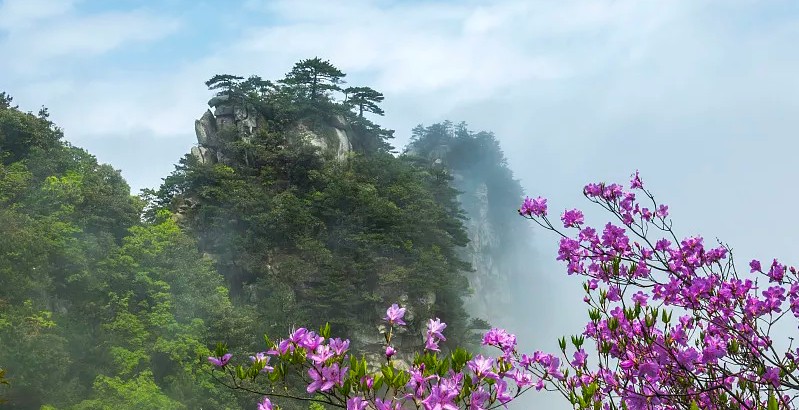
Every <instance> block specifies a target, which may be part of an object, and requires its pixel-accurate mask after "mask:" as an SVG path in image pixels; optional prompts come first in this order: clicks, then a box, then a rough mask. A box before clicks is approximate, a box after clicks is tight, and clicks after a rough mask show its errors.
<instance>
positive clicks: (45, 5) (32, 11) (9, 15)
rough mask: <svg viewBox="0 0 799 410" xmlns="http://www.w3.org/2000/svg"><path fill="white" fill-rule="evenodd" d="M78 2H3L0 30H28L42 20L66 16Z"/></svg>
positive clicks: (0, 11) (0, 10) (39, 0)
mask: <svg viewBox="0 0 799 410" xmlns="http://www.w3.org/2000/svg"><path fill="white" fill-rule="evenodd" d="M78 1H80V0H5V1H3V2H2V3H0V30H4V31H13V30H19V29H24V28H28V27H30V26H31V25H33V24H35V23H37V22H40V21H42V20H47V19H51V18H54V17H58V16H62V15H64V14H67V12H69V11H71V10H72V9H73V8H74V5H75V3H77V2H78Z"/></svg>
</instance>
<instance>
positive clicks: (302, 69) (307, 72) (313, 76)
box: [280, 57, 346, 105]
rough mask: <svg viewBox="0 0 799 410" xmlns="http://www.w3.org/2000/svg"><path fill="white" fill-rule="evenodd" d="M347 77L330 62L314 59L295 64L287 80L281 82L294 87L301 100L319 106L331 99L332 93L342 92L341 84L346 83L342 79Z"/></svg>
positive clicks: (287, 75)
mask: <svg viewBox="0 0 799 410" xmlns="http://www.w3.org/2000/svg"><path fill="white" fill-rule="evenodd" d="M345 76H346V74H344V73H342V72H341V70H339V69H338V68H336V67H335V66H334V65H333V64H331V63H330V62H329V61H327V60H322V59H321V58H319V57H314V58H310V59H306V60H302V61H300V62H298V63H297V64H294V67H293V68H292V69H291V71H289V73H288V74H286V78H284V79H283V80H281V81H280V82H281V83H283V84H286V85H288V86H290V87H293V89H294V90H295V91H296V95H298V96H299V97H300V98H302V99H305V100H307V101H309V102H310V103H311V104H312V105H317V104H318V103H319V102H320V101H322V100H323V99H327V98H329V94H330V93H331V92H333V91H341V87H339V84H342V83H343V82H344V81H343V80H342V78H344V77H345Z"/></svg>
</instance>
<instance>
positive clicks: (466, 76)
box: [0, 0, 799, 409]
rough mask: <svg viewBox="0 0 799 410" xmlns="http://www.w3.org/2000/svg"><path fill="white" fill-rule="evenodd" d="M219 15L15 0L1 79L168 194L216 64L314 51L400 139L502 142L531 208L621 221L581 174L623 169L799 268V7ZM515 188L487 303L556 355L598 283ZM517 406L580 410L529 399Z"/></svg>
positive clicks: (288, 8)
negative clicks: (540, 199) (569, 266)
mask: <svg viewBox="0 0 799 410" xmlns="http://www.w3.org/2000/svg"><path fill="white" fill-rule="evenodd" d="M221 9H222V6H221V5H215V4H211V3H203V2H190V1H184V0H170V1H165V2H162V4H159V5H155V4H151V5H148V6H147V7H132V6H128V5H109V4H106V3H104V2H99V1H88V0H87V1H73V0H70V1H56V0H52V1H48V0H37V1H25V0H3V1H2V2H0V53H1V54H2V55H4V56H7V57H6V58H3V59H0V91H6V92H8V93H9V94H10V95H12V96H13V97H14V103H16V104H19V106H20V107H21V108H22V109H23V110H25V111H27V110H30V111H34V112H35V111H36V110H37V109H38V107H40V106H46V107H47V108H48V109H49V112H50V117H49V119H50V120H51V121H52V122H53V123H54V124H56V125H57V126H58V127H60V128H61V129H63V131H64V134H65V139H66V140H67V141H69V142H70V143H71V144H73V145H75V146H78V147H82V148H85V149H86V150H87V151H88V152H89V153H91V154H93V155H95V156H96V157H97V160H98V162H99V163H108V164H110V165H111V166H112V167H113V168H115V169H118V170H120V171H121V176H122V177H123V178H124V179H125V180H126V181H127V184H129V185H130V188H131V192H132V193H134V194H136V193H138V192H140V191H141V190H143V189H155V190H157V189H158V188H159V187H160V186H161V185H162V183H163V182H164V181H163V180H164V178H166V177H167V176H168V175H170V173H172V172H173V170H174V169H175V166H176V164H177V163H178V161H179V160H180V158H182V157H183V156H184V155H185V154H187V153H189V152H190V149H191V148H192V147H193V146H196V145H197V139H196V136H195V133H194V121H195V120H196V119H197V118H199V117H200V116H201V115H202V113H203V112H204V111H205V110H206V109H207V108H208V106H207V104H206V102H207V101H208V99H209V98H210V96H211V94H210V93H209V92H208V90H207V89H206V88H205V87H203V83H204V82H205V81H206V80H208V79H209V78H210V77H211V76H213V75H215V74H219V73H236V74H241V75H250V74H257V75H259V76H262V77H263V78H267V79H270V78H280V77H281V76H283V75H284V74H285V73H286V72H287V71H288V70H289V69H290V67H291V66H292V64H294V63H295V62H296V61H299V60H301V59H303V58H309V57H313V56H319V57H322V58H324V59H329V60H330V61H331V62H332V63H333V64H335V65H336V66H337V67H338V68H340V69H341V70H342V71H344V72H346V73H347V77H346V81H347V84H348V85H350V84H369V85H370V86H371V87H374V88H375V89H377V90H379V91H381V92H382V93H383V94H384V96H385V101H384V102H383V103H382V104H381V107H382V108H383V110H384V111H385V116H384V117H380V118H379V119H378V120H375V122H377V123H379V124H380V126H382V127H383V128H385V129H390V130H394V131H395V133H394V139H393V140H391V141H390V142H391V144H393V145H394V147H396V148H397V151H398V152H403V151H404V150H406V149H407V148H408V147H410V146H412V138H413V129H414V127H416V126H417V125H419V124H425V125H432V124H440V123H443V122H445V121H453V122H456V123H457V122H459V121H464V122H466V123H467V124H468V129H469V130H471V131H472V132H475V133H477V132H480V131H485V132H489V133H491V134H493V136H494V138H495V139H496V142H497V143H498V146H499V148H500V149H501V153H502V154H503V155H504V158H505V159H506V160H507V162H506V168H507V170H508V171H509V172H510V173H511V179H515V180H517V181H518V182H517V188H518V193H519V196H518V200H519V202H518V204H520V201H521V199H522V198H523V196H524V195H529V196H531V197H536V196H539V195H541V196H544V197H547V198H549V206H550V209H551V210H552V213H553V214H555V213H558V214H559V213H560V212H561V211H562V210H565V209H571V208H575V207H576V208H581V209H583V210H584V211H585V212H586V219H587V220H588V223H589V224H591V225H593V226H601V225H604V223H605V222H606V221H607V220H608V215H606V214H603V213H602V212H600V211H601V210H599V209H596V208H595V207H594V208H592V207H590V206H589V205H590V204H589V203H588V202H587V201H586V200H585V199H584V198H583V195H582V188H583V186H584V185H585V184H586V183H589V182H603V181H606V182H618V183H626V182H627V181H628V180H629V176H630V175H631V174H632V173H633V172H635V171H636V170H637V171H639V172H640V175H641V177H642V179H643V180H644V183H645V184H646V186H647V188H648V189H650V190H651V191H652V192H653V193H654V194H655V196H656V198H657V199H658V200H660V201H662V202H664V203H666V204H668V205H669V209H670V212H671V217H672V219H673V220H674V221H675V226H674V228H675V231H676V232H678V233H679V234H680V235H683V236H689V235H701V236H703V237H704V238H705V240H706V241H707V242H713V241H714V240H715V239H716V238H718V239H720V240H722V241H724V242H725V243H728V244H730V245H731V247H732V249H733V251H734V253H735V257H736V260H737V262H738V264H740V265H741V266H739V270H741V271H748V268H747V263H748V261H749V260H751V259H753V258H756V259H761V260H764V261H770V260H771V259H772V258H779V259H781V260H783V261H784V262H786V263H789V264H790V263H796V260H797V258H796V250H797V245H799V239H797V238H799V236H797V232H799V221H798V220H797V218H795V217H793V216H792V210H793V208H794V204H795V203H796V201H797V200H799V193H797V190H796V188H795V185H796V183H795V180H796V171H795V166H794V163H795V156H796V154H795V153H796V152H799V139H797V130H799V115H796V113H797V111H799V79H798V78H797V76H796V73H797V72H799V52H798V51H797V48H796V44H795V42H796V39H797V38H799V4H797V3H796V2H791V1H787V0H775V1H768V2H755V1H745V0H733V1H727V2H724V3H719V2H710V1H689V0H684V1H673V2H647V3H643V2H634V1H612V0H607V1H582V0H573V1H572V0H569V1H560V2H548V1H521V0H520V1H514V0H508V1H496V2H480V1H471V0H470V1H465V2H451V1H435V2H391V1H389V2H386V1H368V0H357V1H348V2H327V1H304V2H294V1H283V0H276V1H253V0H246V1H237V2H232V3H231V4H229V5H226V6H225V7H224V10H221ZM0 148H2V147H0ZM397 155H398V154H397V153H395V156H397ZM427 159H428V160H430V162H431V163H432V162H433V161H434V160H435V159H437V158H436V157H431V156H428V157H427ZM466 168H468V167H464V169H466ZM480 169H481V170H482V169H483V168H480ZM456 174H457V172H456ZM475 175H476V174H475ZM458 181H459V180H458V179H457V178H456V179H455V184H456V187H458V188H459V189H461V190H462V191H464V192H465V194H462V195H465V196H469V195H471V193H470V192H469V191H468V187H467V186H458V185H457V183H458ZM514 189H515V188H514ZM463 198H464V196H461V199H463ZM511 202H512V201H511V200H510V199H508V198H506V197H503V199H502V204H503V205H502V206H503V207H498V208H492V210H491V214H492V215H495V216H496V215H499V216H497V217H498V218H503V219H502V223H501V226H503V227H508V226H512V227H513V228H512V229H513V232H512V233H499V232H498V233H497V235H499V236H503V235H505V239H504V241H505V242H502V245H503V247H502V249H500V250H496V253H495V257H496V258H498V259H497V260H496V263H497V266H499V268H498V271H499V272H502V274H503V275H505V276H504V277H503V278H502V281H501V283H503V284H504V285H505V286H507V287H508V288H507V289H506V290H505V291H506V292H507V293H502V295H504V296H503V297H506V299H507V300H502V301H501V302H498V303H496V305H491V304H487V303H485V302H481V303H483V305H481V307H480V308H479V311H478V312H475V311H474V310H473V311H472V312H471V313H478V314H482V315H484V316H486V317H485V318H484V319H486V320H487V321H488V322H489V323H491V324H497V325H500V326H503V327H505V328H507V329H508V330H509V331H511V332H513V333H515V334H516V335H517V336H518V339H519V341H520V350H522V351H526V352H532V351H534V350H543V351H548V352H555V351H557V350H558V348H557V338H558V337H561V336H564V335H566V336H568V335H572V334H579V333H581V332H582V331H583V329H584V327H585V323H586V322H587V313H586V309H585V308H584V304H583V302H582V295H583V293H582V281H581V279H580V278H578V277H574V276H568V275H567V274H566V270H565V266H564V265H563V264H561V263H558V262H556V261H555V256H556V255H557V240H558V238H557V237H555V236H554V235H553V234H551V233H549V232H546V231H544V230H542V229H540V228H538V227H535V226H534V225H533V224H532V223H530V222H529V221H525V220H524V219H522V218H521V217H519V216H518V215H517V214H516V208H517V207H518V204H517V205H515V207H514V206H510V205H506V204H510V203H511ZM462 205H464V208H466V211H467V213H468V211H469V208H470V206H469V205H468V204H462ZM472 208H473V207H472ZM503 211H504V212H507V215H504V214H502V212H503ZM514 221H515V222H514ZM465 225H466V228H467V230H468V228H469V223H468V222H466V223H465ZM208 236H212V235H210V234H209V235H208ZM467 259H468V258H467ZM205 268H207V266H206V267H205ZM205 268H203V269H205ZM4 286H5V285H4ZM259 286H260V285H259ZM279 296H280V295H277V296H274V297H275V298H277V297H279ZM220 303H221V302H220ZM475 303H477V302H475ZM198 309H199V308H198ZM466 309H467V310H469V309H470V307H469V305H468V303H467V306H466ZM471 309H474V307H472V308H471ZM795 333H796V329H794V328H786V329H780V333H779V334H778V336H784V338H786V339H787V337H788V336H790V335H795ZM2 365H3V363H0V366H2ZM510 407H511V408H514V409H525V408H548V409H550V408H551V409H567V408H569V407H570V406H569V405H568V403H567V402H566V401H565V400H564V399H563V398H562V397H561V396H559V395H558V394H557V393H552V392H535V391H531V392H528V393H527V394H526V395H525V396H523V398H522V399H520V400H519V401H518V402H514V403H512V404H511V406H510Z"/></svg>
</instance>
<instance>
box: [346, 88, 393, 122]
mask: <svg viewBox="0 0 799 410" xmlns="http://www.w3.org/2000/svg"><path fill="white" fill-rule="evenodd" d="M344 93H345V94H346V95H347V100H346V105H347V106H349V107H352V108H355V109H357V110H358V116H359V117H363V113H364V111H366V112H371V113H373V114H377V115H383V114H385V113H384V112H383V110H382V109H381V108H380V107H379V106H378V105H377V104H378V103H380V102H383V100H384V99H385V97H383V94H382V93H379V92H377V91H375V90H373V89H371V88H369V87H349V88H347V89H345V90H344Z"/></svg>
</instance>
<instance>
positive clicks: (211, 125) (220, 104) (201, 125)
mask: <svg viewBox="0 0 799 410" xmlns="http://www.w3.org/2000/svg"><path fill="white" fill-rule="evenodd" d="M208 106H209V107H211V108H213V109H214V111H213V112H212V111H211V110H210V109H209V110H206V111H205V113H203V115H202V117H200V118H199V119H198V120H195V121H194V133H195V135H196V136H197V145H196V146H194V147H192V148H191V154H192V155H194V156H195V157H196V158H197V159H198V160H199V161H200V162H201V163H203V164H214V163H218V162H219V163H225V162H226V159H225V158H224V154H223V153H222V151H221V150H220V148H222V146H223V145H224V144H223V142H224V139H225V138H229V137H227V136H226V135H230V134H228V133H223V132H222V131H223V130H235V133H234V135H236V136H237V137H238V138H241V139H242V140H244V141H249V140H250V139H251V138H252V137H253V136H254V135H255V133H256V132H257V131H258V130H259V129H261V128H263V127H265V121H264V120H263V118H261V117H260V116H259V115H258V113H257V112H256V110H255V109H254V107H252V106H250V105H246V104H241V103H239V102H237V101H232V100H231V99H230V97H229V96H228V95H226V94H222V95H219V96H216V97H214V98H211V99H210V100H209V101H208ZM289 134H290V136H292V137H294V138H300V139H302V140H304V141H306V142H308V143H310V144H311V145H314V146H316V147H319V149H320V151H321V152H322V155H323V156H332V157H334V158H336V159H339V160H340V159H343V158H344V157H346V155H347V154H348V153H349V152H350V151H352V136H353V130H352V127H350V125H349V124H348V123H347V121H346V119H345V118H344V117H343V116H341V115H334V116H332V117H331V118H330V119H329V120H328V121H324V122H323V123H322V124H321V125H317V126H315V127H311V126H309V121H303V120H301V121H298V122H297V124H296V125H295V126H294V127H293V128H292V129H291V130H290V131H289Z"/></svg>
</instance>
